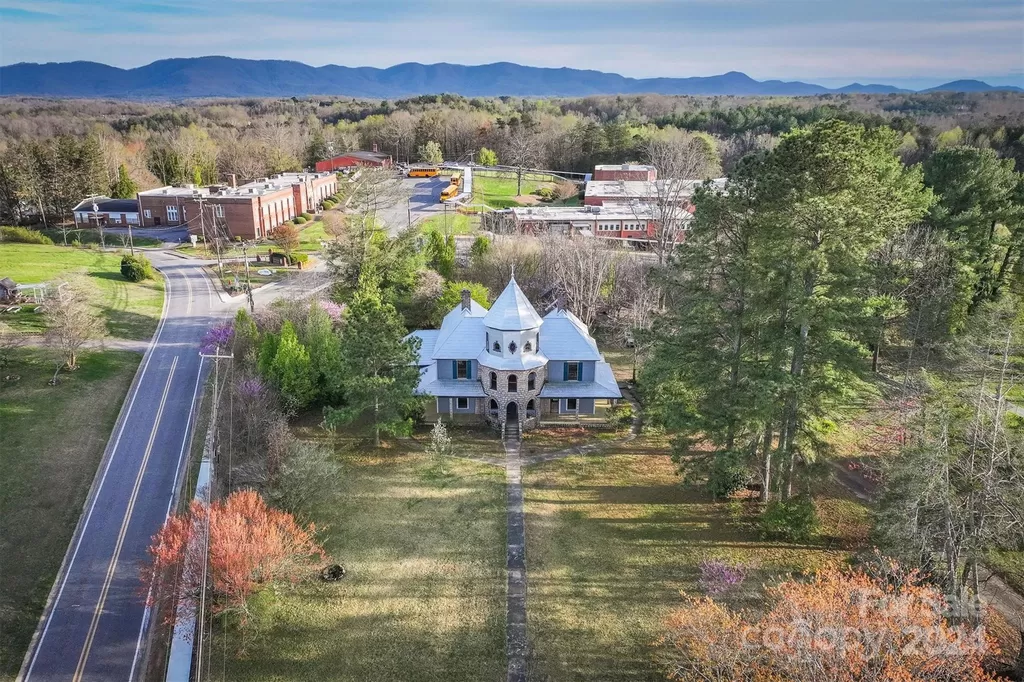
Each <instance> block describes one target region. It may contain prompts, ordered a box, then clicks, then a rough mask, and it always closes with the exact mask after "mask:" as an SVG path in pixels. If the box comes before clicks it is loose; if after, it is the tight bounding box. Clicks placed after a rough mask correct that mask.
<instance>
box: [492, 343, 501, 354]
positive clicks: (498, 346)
mask: <svg viewBox="0 0 1024 682" xmlns="http://www.w3.org/2000/svg"><path fill="white" fill-rule="evenodd" d="M493 348H494V352H495V353H500V352H501V344H500V343H499V342H497V341H495V342H494V346H493Z"/></svg>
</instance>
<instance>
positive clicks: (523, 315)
mask: <svg viewBox="0 0 1024 682" xmlns="http://www.w3.org/2000/svg"><path fill="white" fill-rule="evenodd" d="M541 322H542V320H541V318H540V315H538V314H537V311H536V310H534V308H533V305H532V304H531V303H530V299H528V298H526V294H524V293H523V290H522V289H520V288H519V285H518V284H516V280H515V278H514V277H513V278H512V279H510V280H509V282H508V286H506V287H505V290H504V291H502V292H501V295H500V296H498V298H497V299H495V301H494V304H493V305H492V306H491V309H490V310H488V311H487V315H486V316H485V317H484V324H485V325H487V326H488V327H490V328H491V329H498V330H501V331H520V330H523V329H536V328H537V327H539V326H540V325H541Z"/></svg>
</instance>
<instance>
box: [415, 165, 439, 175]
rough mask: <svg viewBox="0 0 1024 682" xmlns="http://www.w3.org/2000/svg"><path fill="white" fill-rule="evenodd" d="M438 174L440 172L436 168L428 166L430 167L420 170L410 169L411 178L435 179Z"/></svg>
mask: <svg viewBox="0 0 1024 682" xmlns="http://www.w3.org/2000/svg"><path fill="white" fill-rule="evenodd" d="M438 172H439V171H438V170H437V167H436V166H428V167H420V168H410V169H409V177H410V178H433V177H435V176H436V175H437V174H438Z"/></svg>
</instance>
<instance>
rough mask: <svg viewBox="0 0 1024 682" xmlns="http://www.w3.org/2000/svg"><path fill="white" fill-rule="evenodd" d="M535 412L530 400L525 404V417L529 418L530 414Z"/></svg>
mask: <svg viewBox="0 0 1024 682" xmlns="http://www.w3.org/2000/svg"><path fill="white" fill-rule="evenodd" d="M535 410H536V406H535V405H534V402H533V401H532V400H531V401H530V402H528V403H526V414H527V416H529V415H530V413H531V412H534V411H535Z"/></svg>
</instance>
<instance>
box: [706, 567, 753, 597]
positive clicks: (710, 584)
mask: <svg viewBox="0 0 1024 682" xmlns="http://www.w3.org/2000/svg"><path fill="white" fill-rule="evenodd" d="M699 568H700V578H699V579H698V580H697V584H698V585H700V588H701V589H702V590H704V592H706V593H707V594H709V595H715V594H721V593H722V592H726V591H727V590H730V589H732V588H734V587H737V586H739V585H741V584H742V583H743V580H744V578H746V577H747V569H746V568H745V567H743V566H733V565H732V564H727V563H726V562H724V561H721V560H719V559H702V560H701V562H700V565H699Z"/></svg>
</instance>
